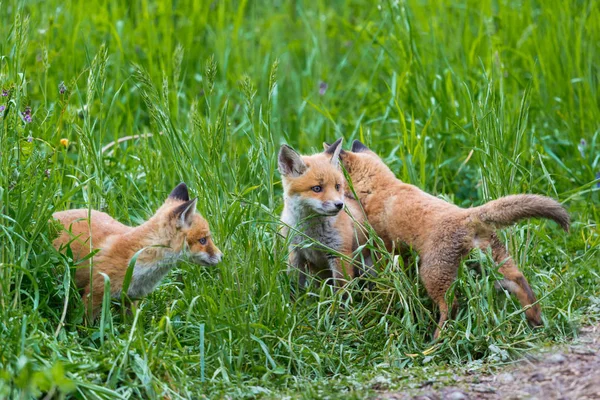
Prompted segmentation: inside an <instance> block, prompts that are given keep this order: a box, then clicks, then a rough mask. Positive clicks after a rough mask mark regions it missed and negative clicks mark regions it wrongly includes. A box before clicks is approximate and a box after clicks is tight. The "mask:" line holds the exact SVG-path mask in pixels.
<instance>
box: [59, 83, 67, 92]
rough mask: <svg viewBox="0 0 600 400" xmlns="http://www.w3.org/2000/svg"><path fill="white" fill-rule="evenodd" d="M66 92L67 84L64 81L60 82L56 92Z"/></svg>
mask: <svg viewBox="0 0 600 400" xmlns="http://www.w3.org/2000/svg"><path fill="white" fill-rule="evenodd" d="M66 92H67V86H66V85H65V82H61V83H60V85H58V93H60V94H65V93H66Z"/></svg>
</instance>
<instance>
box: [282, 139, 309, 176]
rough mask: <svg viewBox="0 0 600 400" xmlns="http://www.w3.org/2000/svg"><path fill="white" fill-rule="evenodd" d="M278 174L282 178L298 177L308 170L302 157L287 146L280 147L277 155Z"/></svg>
mask: <svg viewBox="0 0 600 400" xmlns="http://www.w3.org/2000/svg"><path fill="white" fill-rule="evenodd" d="M277 158H278V162H279V173H281V175H284V176H300V175H302V174H304V173H305V172H306V169H307V168H308V167H307V166H306V164H305V163H304V161H303V160H302V156H301V155H300V154H298V153H296V150H294V149H292V148H291V147H290V146H288V145H287V144H283V145H281V148H280V149H279V155H278V157H277Z"/></svg>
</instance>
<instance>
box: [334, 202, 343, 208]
mask: <svg viewBox="0 0 600 400" xmlns="http://www.w3.org/2000/svg"><path fill="white" fill-rule="evenodd" d="M333 205H335V207H336V208H337V209H338V210H341V209H342V208H343V207H344V202H343V201H336V202H335V203H333Z"/></svg>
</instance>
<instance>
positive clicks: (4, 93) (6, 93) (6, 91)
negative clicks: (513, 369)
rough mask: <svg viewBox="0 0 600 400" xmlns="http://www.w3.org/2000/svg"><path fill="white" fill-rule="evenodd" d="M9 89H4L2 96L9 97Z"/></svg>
mask: <svg viewBox="0 0 600 400" xmlns="http://www.w3.org/2000/svg"><path fill="white" fill-rule="evenodd" d="M8 94H9V93H8V90H6V89H2V97H8Z"/></svg>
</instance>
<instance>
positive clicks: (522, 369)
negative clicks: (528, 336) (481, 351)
mask: <svg viewBox="0 0 600 400" xmlns="http://www.w3.org/2000/svg"><path fill="white" fill-rule="evenodd" d="M377 398H378V399H388V400H392V399H394V400H404V399H413V400H417V399H418V400H465V399H485V400H491V399H541V400H553V399H600V325H596V326H591V327H587V328H584V329H582V331H581V335H580V337H579V338H578V339H577V340H576V341H574V342H572V343H570V344H568V345H562V346H559V347H555V348H551V349H548V350H546V351H544V352H542V353H539V354H537V355H535V356H533V357H531V356H530V357H528V358H525V359H524V360H523V361H522V362H520V363H519V364H518V365H515V366H511V367H507V368H502V369H499V370H498V371H497V373H496V374H485V373H475V374H472V375H466V376H460V377H457V378H456V381H455V382H453V383H452V384H451V386H447V387H443V388H435V389H434V388H431V387H430V386H427V382H424V383H423V386H422V388H421V389H418V390H416V391H412V392H410V393H406V392H386V393H381V394H380V395H379V396H378V397H377Z"/></svg>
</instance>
